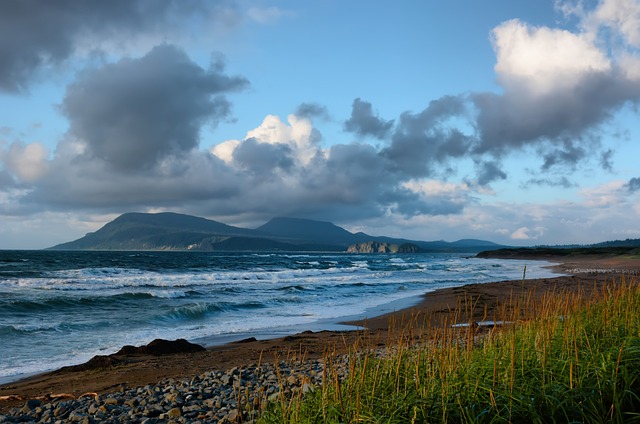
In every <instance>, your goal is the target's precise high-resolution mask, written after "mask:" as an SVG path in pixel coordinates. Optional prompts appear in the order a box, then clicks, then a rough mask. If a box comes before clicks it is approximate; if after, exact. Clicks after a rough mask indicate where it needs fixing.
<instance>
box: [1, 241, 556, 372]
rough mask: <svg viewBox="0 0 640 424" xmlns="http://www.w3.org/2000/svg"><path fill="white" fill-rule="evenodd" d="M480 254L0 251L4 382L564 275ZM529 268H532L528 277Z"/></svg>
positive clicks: (320, 325)
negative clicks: (437, 295)
mask: <svg viewBox="0 0 640 424" xmlns="http://www.w3.org/2000/svg"><path fill="white" fill-rule="evenodd" d="M548 265H549V263H547V262H542V261H523V260H499V259H479V258H474V257H473V254H449V253H437V254H424V253H421V254H397V255H389V254H347V253H344V254H341V253H305V254H300V253H268V254H263V253H209V252H107V251H49V250H43V251H0V383H7V382H10V381H15V380H18V379H20V378H23V377H26V376H29V375H33V374H36V373H40V372H44V371H49V370H53V369H57V368H60V367H62V366H67V365H76V364H80V363H83V362H86V361H87V360H89V359H91V358H92V357H93V356H95V355H107V354H111V353H114V352H116V351H118V350H119V349H120V348H121V347H122V346H124V345H135V346H139V345H143V344H147V343H149V342H150V341H152V340H154V339H156V338H162V339H168V340H173V339H178V338H184V339H187V340H189V341H191V342H194V343H199V344H202V345H205V346H213V345H218V344H223V343H227V342H230V341H234V340H240V339H244V338H248V337H255V338H258V339H260V338H271V337H278V336H283V335H287V334H293V333H297V332H301V331H305V330H311V331H320V330H341V329H345V330H346V329H350V328H353V327H348V326H344V325H341V324H340V322H342V321H345V320H349V319H357V318H358V319H359V318H367V317H374V316H377V315H380V314H382V313H386V312H391V311H393V310H398V309H401V308H405V307H410V306H411V305H413V304H415V303H417V301H419V297H420V296H421V295H423V294H425V293H428V292H430V291H433V290H436V289H439V288H443V287H452V286H460V285H464V284H470V283H486V282H492V281H502V280H512V279H522V278H546V277H552V276H556V275H558V274H554V273H553V272H552V271H551V270H550V269H548V268H546V266H548ZM525 270H526V272H525Z"/></svg>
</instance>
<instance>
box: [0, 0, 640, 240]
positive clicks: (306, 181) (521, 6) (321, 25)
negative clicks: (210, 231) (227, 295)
mask: <svg viewBox="0 0 640 424" xmlns="http://www.w3.org/2000/svg"><path fill="white" fill-rule="evenodd" d="M79 5H80V6H79ZM0 55H1V56H0V57H3V61H2V64H0V110H2V113H1V114H0V248H4V249H8V248H43V247H47V246H51V245H53V244H56V243H60V242H64V241H69V240H72V239H75V238H78V237H81V236H82V235H84V234H85V233H86V232H89V231H95V230H96V229H98V228H100V227H101V226H102V225H104V224H105V223H106V222H108V221H110V220H111V219H113V218H115V217H116V216H118V215H119V214H121V213H125V212H129V211H148V212H158V211H176V212H183V213H188V214H193V215H197V216H204V217H207V218H211V219H215V220H219V221H222V222H225V223H228V224H233V225H240V226H246V227H256V226H259V225H261V224H262V223H264V222H266V221H267V220H268V219H270V218H272V217H274V216H294V217H302V218H311V219H320V220H327V221H332V222H334V223H336V224H338V225H341V226H343V227H345V228H347V229H349V230H352V231H365V232H367V233H370V234H373V235H389V236H401V237H407V238H412V239H420V240H439V239H444V240H449V241H453V240H458V239H461V238H480V239H486V240H492V241H495V242H498V243H504V244H509V245H538V244H564V243H593V242H599V241H605V240H612V239H625V238H638V237H640V225H638V215H639V214H640V169H639V167H638V165H637V158H638V157H640V155H639V152H638V150H639V144H638V137H640V130H639V128H638V127H639V124H638V122H639V121H638V110H637V107H638V101H639V100H640V2H639V1H636V0H602V1H599V2H598V1H560V0H558V1H537V2H513V1H497V0H496V1H485V2H477V1H472V0H466V1H456V2H425V1H406V2H400V3H398V2H396V3H392V2H382V1H349V2H344V1H332V0H327V1H305V2H300V1H267V0H243V1H233V0H225V1H206V0H190V1H169V0H166V1H163V2H156V1H150V0H132V1H113V2H100V1H97V0H96V1H84V2H78V1H76V0H58V1H55V2H46V1H35V0H33V1H31V0H25V1H21V2H2V3H0Z"/></svg>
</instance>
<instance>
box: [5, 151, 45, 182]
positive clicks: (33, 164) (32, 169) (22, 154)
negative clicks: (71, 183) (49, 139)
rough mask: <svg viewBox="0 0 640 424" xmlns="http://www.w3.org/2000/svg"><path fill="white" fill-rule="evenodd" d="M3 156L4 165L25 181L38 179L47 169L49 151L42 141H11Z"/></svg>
mask: <svg viewBox="0 0 640 424" xmlns="http://www.w3.org/2000/svg"><path fill="white" fill-rule="evenodd" d="M3 156H5V157H4V163H5V166H6V167H7V168H8V169H9V170H10V171H11V172H13V173H14V174H15V175H16V176H17V177H18V178H19V179H20V180H22V181H23V182H26V183H33V182H35V181H37V180H39V179H40V178H41V177H42V176H43V175H44V174H45V173H46V172H47V170H48V164H47V158H48V156H49V152H48V151H47V148H46V147H45V146H44V145H43V144H42V143H31V144H23V143H12V144H11V145H10V146H9V148H8V150H7V152H6V153H5V154H4V155H3ZM0 159H2V156H0Z"/></svg>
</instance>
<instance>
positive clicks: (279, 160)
mask: <svg viewBox="0 0 640 424" xmlns="http://www.w3.org/2000/svg"><path fill="white" fill-rule="evenodd" d="M233 159H234V160H235V161H236V162H237V163H238V164H239V165H240V166H241V167H242V168H243V169H244V170H246V171H247V172H249V173H250V174H252V175H257V176H258V177H259V178H261V179H263V178H272V177H273V173H274V172H276V171H278V170H281V171H284V172H287V171H290V170H291V169H292V168H293V166H294V164H295V160H294V159H293V152H292V150H291V147H290V146H289V145H288V144H282V143H275V144H269V143H259V142H257V141H256V140H255V139H253V138H249V139H247V140H244V141H243V142H242V143H240V145H239V146H238V147H237V148H236V149H235V150H234V152H233Z"/></svg>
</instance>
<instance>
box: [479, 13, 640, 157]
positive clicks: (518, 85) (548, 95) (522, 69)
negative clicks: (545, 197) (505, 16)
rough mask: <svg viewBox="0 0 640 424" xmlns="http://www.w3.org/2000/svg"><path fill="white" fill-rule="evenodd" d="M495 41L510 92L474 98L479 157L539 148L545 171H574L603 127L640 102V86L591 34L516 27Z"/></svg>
mask: <svg viewBox="0 0 640 424" xmlns="http://www.w3.org/2000/svg"><path fill="white" fill-rule="evenodd" d="M492 41H493V46H494V50H495V52H496V57H497V62H496V65H495V70H496V75H497V79H498V82H499V83H500V85H501V86H502V87H503V89H504V92H503V93H502V94H495V93H474V94H473V95H472V96H471V98H472V101H473V103H474V105H475V107H476V108H477V113H478V116H477V128H478V131H479V140H480V142H479V144H478V145H477V146H476V147H475V151H476V152H477V153H489V154H492V155H495V156H501V155H504V154H506V153H508V152H510V151H512V150H513V149H520V148H523V147H526V146H528V145H536V146H539V147H542V148H545V149H546V150H547V152H546V154H545V155H544V165H543V169H548V168H549V167H551V166H554V165H556V164H567V163H575V162H577V161H580V160H581V159H582V158H584V157H585V156H587V153H586V152H587V150H591V151H594V149H593V147H594V146H593V145H594V140H595V141H597V138H594V134H595V131H597V129H598V128H599V126H600V125H601V124H603V123H606V122H607V121H608V120H609V119H610V118H611V117H612V116H613V113H615V112H616V111H617V110H618V109H619V108H621V107H622V106H624V105H625V104H627V103H628V102H637V101H638V100H639V99H640V80H639V79H632V78H629V76H628V75H629V74H628V72H626V71H625V69H624V64H623V63H622V62H620V61H616V60H615V58H614V57H613V56H611V55H609V53H608V52H607V50H606V48H603V47H602V42H603V40H601V39H594V38H593V37H592V36H590V35H589V34H587V33H572V32H569V31H566V30H560V29H552V28H547V27H533V26H531V25H528V24H526V23H523V22H521V21H518V20H512V21H508V22H505V23H503V24H501V25H499V26H498V27H496V28H495V29H494V30H493V33H492ZM558 143H561V144H562V145H563V147H562V148H560V149H558V148H556V146H557V144H558ZM596 144H597V143H596ZM595 151H597V149H595Z"/></svg>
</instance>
